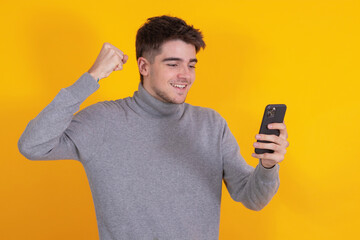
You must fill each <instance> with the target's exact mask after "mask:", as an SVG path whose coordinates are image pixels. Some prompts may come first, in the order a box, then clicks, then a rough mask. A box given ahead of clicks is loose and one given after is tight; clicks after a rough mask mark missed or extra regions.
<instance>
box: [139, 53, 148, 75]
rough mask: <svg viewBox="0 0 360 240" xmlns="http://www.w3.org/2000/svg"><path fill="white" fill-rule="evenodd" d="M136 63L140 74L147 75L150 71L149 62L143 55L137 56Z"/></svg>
mask: <svg viewBox="0 0 360 240" xmlns="http://www.w3.org/2000/svg"><path fill="white" fill-rule="evenodd" d="M137 63H138V68H139V72H140V74H141V75H143V77H146V76H148V75H149V73H150V62H149V61H148V60H147V59H146V58H144V57H139V58H138V61H137Z"/></svg>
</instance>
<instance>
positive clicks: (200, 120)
mask: <svg viewBox="0 0 360 240" xmlns="http://www.w3.org/2000/svg"><path fill="white" fill-rule="evenodd" d="M204 47H205V43H204V42H203V39H202V34H201V32H200V31H199V30H197V29H194V28H193V27H192V26H189V25H187V24H186V23H185V22H184V21H183V20H181V19H179V18H174V17H170V16H160V17H154V18H149V19H148V21H147V22H146V23H145V24H144V25H143V26H142V27H141V28H140V29H139V30H138V33H137V37H136V55H137V61H138V67H139V72H140V76H141V82H140V83H139V86H138V91H136V92H135V93H134V95H133V96H132V97H127V98H124V99H118V100H116V101H103V102H98V103H96V104H93V105H91V106H88V107H86V108H85V109H83V110H81V111H80V112H78V113H77V114H75V116H74V113H75V112H76V111H77V110H78V109H79V107H80V104H81V103H82V102H83V101H84V100H85V99H86V98H87V97H88V96H89V95H91V94H92V93H93V92H95V91H96V90H97V89H98V88H99V86H100V85H99V83H98V81H99V80H100V79H102V78H106V77H108V76H109V75H110V73H111V72H113V71H117V70H121V69H122V67H123V64H124V63H126V61H127V59H128V56H127V55H125V54H124V53H123V52H121V51H120V50H119V49H117V48H116V47H114V46H113V45H111V44H109V43H105V44H104V45H103V48H102V49H101V51H100V54H99V56H98V57H97V59H96V61H95V63H94V65H93V66H92V67H91V68H90V70H89V71H88V72H86V73H84V74H83V75H82V76H81V77H80V78H79V79H78V80H77V81H76V82H75V83H74V84H73V85H71V86H69V87H67V88H63V89H61V90H60V92H59V93H58V94H57V95H56V97H55V98H54V99H53V101H52V102H51V103H50V104H49V105H48V106H46V107H45V109H43V110H42V111H41V112H40V113H39V115H38V116H36V118H35V119H33V120H31V121H30V122H29V124H28V125H27V127H26V129H25V131H24V133H23V134H22V136H21V138H20V139H19V142H18V146H19V150H20V152H21V153H22V154H23V155H24V156H25V157H27V158H28V159H31V160H54V159H75V160H78V161H80V162H81V163H82V165H83V166H84V168H85V171H86V174H87V177H88V180H89V184H90V187H91V191H92V195H93V199H94V205H95V209H96V216H97V223H98V228H99V234H100V239H102V240H107V239H206V240H209V239H217V238H218V234H219V218H220V201H221V187H222V180H224V182H225V184H226V187H227V189H228V191H229V193H230V195H231V197H232V198H233V199H234V200H235V201H239V202H242V203H243V204H244V205H245V206H246V207H247V208H250V209H253V210H260V209H262V208H263V207H264V206H265V205H266V204H267V203H268V202H269V201H270V200H271V198H272V197H273V196H274V194H275V193H276V192H277V189H278V187H279V175H278V171H279V165H278V163H279V162H281V161H282V160H283V158H284V154H285V152H286V147H287V146H288V142H287V140H286V138H287V131H286V127H285V125H284V124H283V123H282V124H273V128H275V129H280V132H281V134H280V136H279V137H277V136H275V135H273V136H266V135H260V136H259V135H257V137H260V138H261V139H262V140H269V141H271V142H273V143H259V145H258V146H256V147H258V148H267V149H273V150H275V152H274V153H273V154H264V155H256V154H254V155H253V156H254V157H256V158H259V159H261V160H260V161H259V164H258V165H257V167H256V168H255V169H254V168H253V167H251V166H250V165H248V164H247V163H246V162H245V160H244V159H243V158H242V156H241V155H240V150H239V146H238V144H237V142H236V140H235V138H234V136H233V135H232V133H231V132H230V130H229V128H228V126H227V124H226V121H225V120H224V119H223V118H222V117H221V116H220V115H219V114H218V113H217V112H215V111H214V110H212V109H209V108H202V107H197V106H192V105H190V104H187V103H184V101H185V99H186V95H187V93H188V91H189V89H190V88H191V86H192V84H193V83H194V80H195V69H194V68H195V64H196V62H197V59H196V53H197V52H198V51H199V50H200V48H204ZM258 139H259V138H258Z"/></svg>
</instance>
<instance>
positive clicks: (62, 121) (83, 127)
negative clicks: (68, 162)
mask: <svg viewBox="0 0 360 240" xmlns="http://www.w3.org/2000/svg"><path fill="white" fill-rule="evenodd" d="M99 86H100V85H99V83H97V82H96V80H95V79H94V78H93V77H92V76H91V75H90V74H89V73H88V72H86V73H84V74H83V75H82V76H81V77H80V78H79V79H78V80H77V81H76V82H75V83H74V84H72V85H71V86H69V87H67V88H62V89H61V90H60V91H59V93H58V94H57V95H56V96H55V98H54V99H53V100H52V101H51V102H50V103H49V104H48V105H47V106H46V107H45V108H44V109H43V110H42V111H41V112H40V113H39V114H38V115H37V116H36V117H35V118H34V119H32V120H31V121H30V122H29V123H28V124H27V126H26V128H25V130H24V132H23V133H22V135H21V137H20V139H19V141H18V148H19V151H20V153H21V154H22V155H24V156H25V157H26V158H27V159H29V160H57V159H74V160H81V159H82V158H88V157H90V155H91V152H92V151H93V150H94V149H95V147H96V144H98V142H97V141H99V140H98V139H100V138H98V135H100V134H101V130H103V129H102V127H101V126H102V125H101V126H97V127H94V124H95V123H96V122H95V121H94V120H96V117H97V116H100V115H101V114H99V115H94V114H96V112H97V110H98V109H99V108H101V105H100V104H94V105H91V106H89V107H87V108H85V109H83V110H82V111H80V112H78V113H77V114H76V115H75V116H74V114H75V113H76V112H77V111H78V110H79V108H80V104H81V103H82V102H83V101H85V99H86V98H87V97H88V96H90V95H91V94H92V93H93V92H95V91H96V90H97V89H98V88H99Z"/></svg>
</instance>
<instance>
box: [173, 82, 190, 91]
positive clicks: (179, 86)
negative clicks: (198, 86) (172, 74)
mask: <svg viewBox="0 0 360 240" xmlns="http://www.w3.org/2000/svg"><path fill="white" fill-rule="evenodd" d="M170 85H171V86H173V87H174V88H177V89H181V90H183V89H185V88H186V87H187V84H175V83H170Z"/></svg>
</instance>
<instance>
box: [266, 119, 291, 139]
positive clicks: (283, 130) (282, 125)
mask: <svg viewBox="0 0 360 240" xmlns="http://www.w3.org/2000/svg"><path fill="white" fill-rule="evenodd" d="M268 128H269V129H279V130H280V135H279V137H281V138H283V139H287V138H288V133H287V129H286V125H285V123H284V122H282V123H270V124H268Z"/></svg>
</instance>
